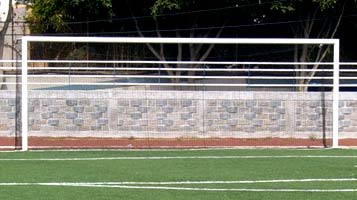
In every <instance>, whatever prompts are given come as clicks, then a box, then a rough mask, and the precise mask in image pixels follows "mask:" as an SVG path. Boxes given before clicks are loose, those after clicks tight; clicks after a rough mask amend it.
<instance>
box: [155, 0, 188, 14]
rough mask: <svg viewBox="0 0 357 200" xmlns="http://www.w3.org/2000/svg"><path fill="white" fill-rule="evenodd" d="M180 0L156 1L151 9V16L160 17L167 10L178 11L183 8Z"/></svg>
mask: <svg viewBox="0 0 357 200" xmlns="http://www.w3.org/2000/svg"><path fill="white" fill-rule="evenodd" d="M181 4H182V2H181V1H180V0H156V1H155V3H154V5H153V6H152V8H151V15H153V16H155V15H159V14H161V13H163V12H165V10H170V11H171V10H178V9H180V8H181Z"/></svg>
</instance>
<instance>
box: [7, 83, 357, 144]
mask: <svg viewBox="0 0 357 200" xmlns="http://www.w3.org/2000/svg"><path fill="white" fill-rule="evenodd" d="M340 98H341V102H340V131H341V137H345V138H346V137H347V138H357V134H356V131H355V130H357V93H341V97H340ZM322 99H325V100H322ZM15 106H16V102H15V99H14V97H13V94H12V93H9V92H7V93H6V92H3V93H0V112H1V115H0V135H14V131H15V117H16V114H15ZM331 106H332V101H331V94H327V93H326V94H321V93H317V92H314V93H294V92H227V91H225V92H214V91H207V92H204V93H203V92H192V91H130V90H125V91H113V92H111V91H32V92H31V93H30V103H29V130H30V135H34V136H54V137H61V136H62V137H67V136H93V137H124V138H129V137H135V138H148V137H149V138H170V137H237V138H256V137H259V138H264V137H267V138H269V137H283V138H321V137H322V136H323V135H324V134H325V135H326V137H331V131H332V110H331Z"/></svg>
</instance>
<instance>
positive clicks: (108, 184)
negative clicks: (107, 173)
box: [0, 179, 357, 192]
mask: <svg viewBox="0 0 357 200" xmlns="http://www.w3.org/2000/svg"><path fill="white" fill-rule="evenodd" d="M356 180H357V179H292V180H261V181H259V180H258V181H185V182H146V184H149V183H176V184H180V183H185V184H189V182H191V184H193V183H200V184H207V183H216V184H218V183H225V182H227V183H232V182H235V183H238V182H239V183H262V182H264V183H286V182H316V181H319V182H320V181H324V182H329V181H331V182H337V181H341V182H343V181H356ZM111 183H114V182H95V183H65V182H63V183H0V186H67V187H68V186H69V187H99V188H123V189H151V190H186V191H238V192H357V189H260V188H192V187H168V186H135V185H134V184H138V183H145V182H117V183H121V184H117V185H111ZM124 184H125V185H124ZM129 184H133V185H129Z"/></svg>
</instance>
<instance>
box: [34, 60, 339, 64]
mask: <svg viewBox="0 0 357 200" xmlns="http://www.w3.org/2000/svg"><path fill="white" fill-rule="evenodd" d="M28 63H67V64H78V63H84V64H87V63H88V64H176V65H333V64H334V63H332V62H319V63H318V62H237V61H231V62H225V61H158V60H110V61H109V60H28Z"/></svg>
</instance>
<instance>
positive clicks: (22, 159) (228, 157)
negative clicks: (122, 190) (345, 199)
mask: <svg viewBox="0 0 357 200" xmlns="http://www.w3.org/2000/svg"><path fill="white" fill-rule="evenodd" d="M265 158H269V159H271V158H276V159H280V158H357V155H349V156H340V155H283V156H143V157H134V156H133V157H95V158H2V159H0V161H100V160H174V159H265Z"/></svg>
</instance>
